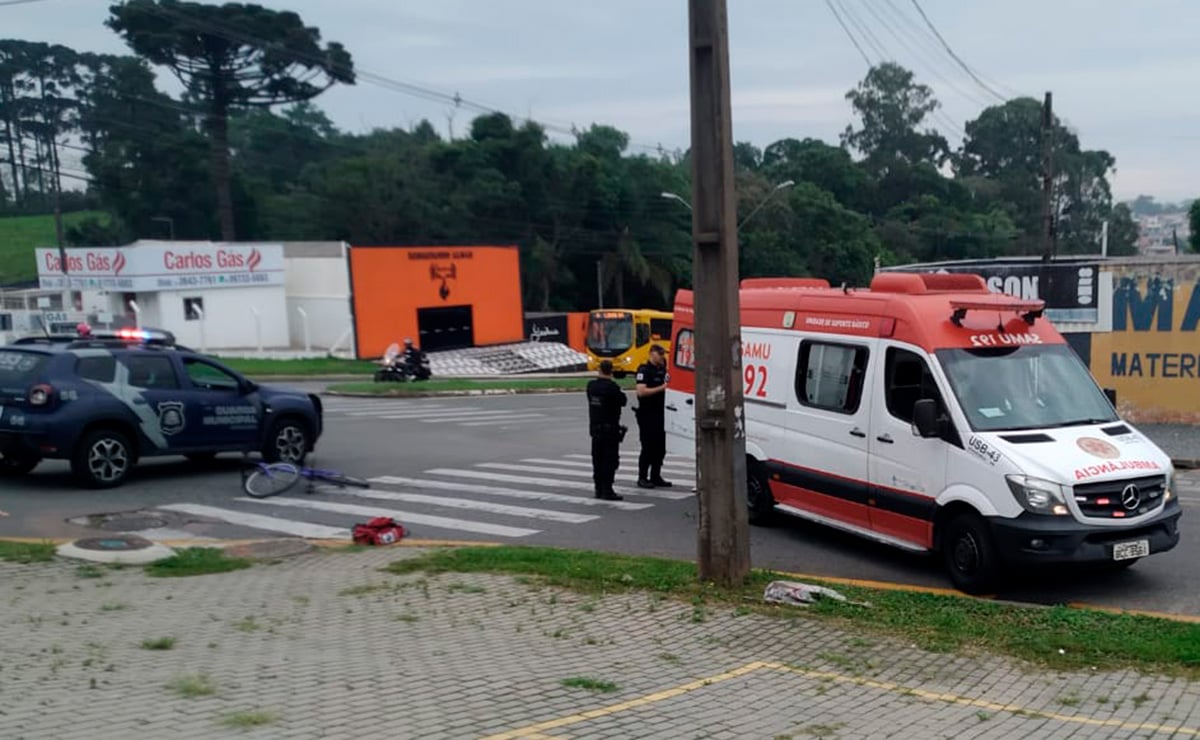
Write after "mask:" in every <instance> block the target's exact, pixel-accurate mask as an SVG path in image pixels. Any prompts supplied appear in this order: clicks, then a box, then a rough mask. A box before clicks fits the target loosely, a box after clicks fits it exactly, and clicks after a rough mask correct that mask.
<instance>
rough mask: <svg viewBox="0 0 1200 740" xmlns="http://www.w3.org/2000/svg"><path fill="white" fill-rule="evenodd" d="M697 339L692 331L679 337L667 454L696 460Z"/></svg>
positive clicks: (669, 394)
mask: <svg viewBox="0 0 1200 740" xmlns="http://www.w3.org/2000/svg"><path fill="white" fill-rule="evenodd" d="M695 347H696V335H695V332H693V330H692V328H691V327H681V328H680V329H679V330H678V332H676V334H675V342H674V344H673V345H672V352H671V361H670V367H669V368H668V371H669V373H670V377H669V378H668V379H667V391H666V397H665V398H664V399H663V405H664V413H665V419H664V424H665V426H664V429H665V430H666V432H667V452H668V453H670V454H672V455H679V456H681V457H688V458H694V457H695V456H696V362H695V357H696V351H695Z"/></svg>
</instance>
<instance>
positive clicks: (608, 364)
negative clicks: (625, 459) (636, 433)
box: [587, 360, 627, 501]
mask: <svg viewBox="0 0 1200 740" xmlns="http://www.w3.org/2000/svg"><path fill="white" fill-rule="evenodd" d="M612 373H613V366H612V361H611V360H602V361H601V362H600V375H599V377H597V378H595V379H594V380H592V381H591V382H590V383H588V385H587V399H588V425H589V431H590V432H591V435H592V479H593V480H595V481H596V498H599V499H604V500H605V501H620V500H621V499H622V497H621V496H618V495H617V493H616V491H614V490H613V478H615V477H616V475H617V467H619V466H620V464H621V440H622V439H623V438H624V437H625V427H623V426H621V409H622V408H623V407H624V406H625V402H626V400H627V399H626V398H625V392H624V391H623V390H621V386H619V385H617V384H616V383H615V382H614V381H613V379H612Z"/></svg>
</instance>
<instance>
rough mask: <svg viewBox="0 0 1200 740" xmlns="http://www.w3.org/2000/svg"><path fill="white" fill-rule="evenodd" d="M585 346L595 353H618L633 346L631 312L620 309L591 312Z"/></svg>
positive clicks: (609, 354) (610, 354) (612, 354)
mask: <svg viewBox="0 0 1200 740" xmlns="http://www.w3.org/2000/svg"><path fill="white" fill-rule="evenodd" d="M587 346H588V349H590V350H591V351H592V352H595V353H596V354H597V355H608V356H615V355H618V354H620V353H622V352H624V351H626V350H627V349H629V348H630V347H632V346H633V314H631V313H623V312H620V311H606V312H603V313H593V314H592V315H591V317H590V320H589V323H588V339H587Z"/></svg>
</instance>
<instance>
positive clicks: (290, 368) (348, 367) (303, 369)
mask: <svg viewBox="0 0 1200 740" xmlns="http://www.w3.org/2000/svg"><path fill="white" fill-rule="evenodd" d="M217 359H219V360H220V361H221V364H222V365H225V366H227V367H229V368H230V369H233V370H237V371H238V372H240V373H242V374H243V375H311V376H320V375H371V374H372V373H374V372H375V371H376V370H378V369H379V365H377V364H375V363H374V362H370V361H368V360H345V359H342V358H340V357H305V358H302V359H297V360H268V359H264V358H258V357H219V358H217Z"/></svg>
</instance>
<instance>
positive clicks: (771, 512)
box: [746, 460, 775, 527]
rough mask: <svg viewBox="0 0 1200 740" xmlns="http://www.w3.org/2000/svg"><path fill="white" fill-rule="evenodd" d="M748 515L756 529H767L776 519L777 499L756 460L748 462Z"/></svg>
mask: <svg viewBox="0 0 1200 740" xmlns="http://www.w3.org/2000/svg"><path fill="white" fill-rule="evenodd" d="M746 513H747V517H748V519H749V520H750V523H751V524H753V525H754V526H756V527H765V526H767V525H769V524H771V522H772V521H773V520H774V518H775V499H774V498H773V497H772V496H771V487H770V484H768V483H767V476H766V474H765V472H764V471H763V468H762V465H761V464H760V463H758V461H756V460H747V461H746Z"/></svg>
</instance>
